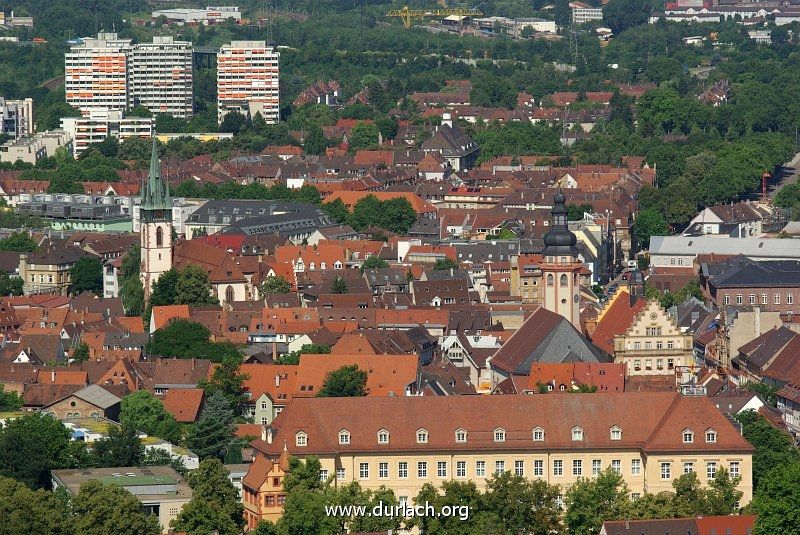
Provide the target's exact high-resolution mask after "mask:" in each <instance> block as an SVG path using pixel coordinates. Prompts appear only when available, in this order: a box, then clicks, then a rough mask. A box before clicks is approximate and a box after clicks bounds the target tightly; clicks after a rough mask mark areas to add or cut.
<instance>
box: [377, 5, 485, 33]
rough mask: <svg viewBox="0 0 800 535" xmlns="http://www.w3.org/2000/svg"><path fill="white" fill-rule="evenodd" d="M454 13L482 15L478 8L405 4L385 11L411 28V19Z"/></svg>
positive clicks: (457, 14)
mask: <svg viewBox="0 0 800 535" xmlns="http://www.w3.org/2000/svg"><path fill="white" fill-rule="evenodd" d="M451 15H455V16H457V17H482V16H483V12H482V11H480V10H478V9H464V8H452V9H409V8H408V6H405V7H404V8H403V9H392V10H390V11H389V12H388V13H386V16H387V17H399V18H400V19H401V20H402V21H403V26H405V27H406V28H411V21H412V19H422V18H425V17H449V16H451Z"/></svg>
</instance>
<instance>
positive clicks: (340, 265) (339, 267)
mask: <svg viewBox="0 0 800 535" xmlns="http://www.w3.org/2000/svg"><path fill="white" fill-rule="evenodd" d="M333 269H342V263H341V262H339V261H338V260H337V261H336V262H335V263H334V264H333Z"/></svg>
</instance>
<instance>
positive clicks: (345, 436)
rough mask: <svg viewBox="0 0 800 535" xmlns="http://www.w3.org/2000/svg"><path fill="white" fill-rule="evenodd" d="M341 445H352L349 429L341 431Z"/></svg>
mask: <svg viewBox="0 0 800 535" xmlns="http://www.w3.org/2000/svg"><path fill="white" fill-rule="evenodd" d="M339 444H350V431H348V430H347V429H342V430H341V431H339Z"/></svg>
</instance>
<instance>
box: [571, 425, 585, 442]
mask: <svg viewBox="0 0 800 535" xmlns="http://www.w3.org/2000/svg"><path fill="white" fill-rule="evenodd" d="M572 440H583V429H581V428H580V427H573V428H572Z"/></svg>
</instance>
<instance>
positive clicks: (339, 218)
mask: <svg viewBox="0 0 800 535" xmlns="http://www.w3.org/2000/svg"><path fill="white" fill-rule="evenodd" d="M321 208H322V211H323V212H325V213H326V214H328V215H329V216H330V217H332V218H333V219H334V220H335V221H336V222H337V223H344V222H345V221H347V220H348V218H349V217H350V212H349V211H348V210H347V207H346V206H345V205H344V203H343V202H342V200H341V199H336V200H334V201H331V202H326V203H323V204H322V206H321Z"/></svg>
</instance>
